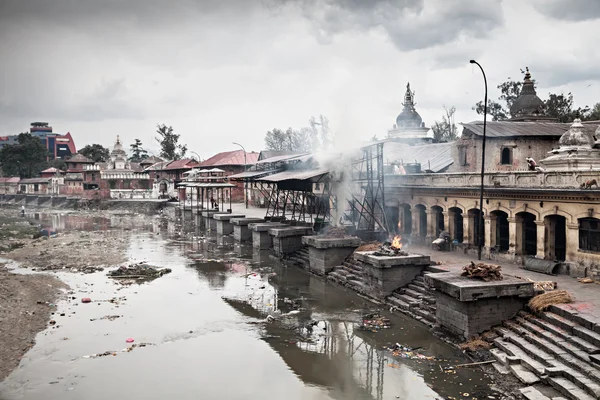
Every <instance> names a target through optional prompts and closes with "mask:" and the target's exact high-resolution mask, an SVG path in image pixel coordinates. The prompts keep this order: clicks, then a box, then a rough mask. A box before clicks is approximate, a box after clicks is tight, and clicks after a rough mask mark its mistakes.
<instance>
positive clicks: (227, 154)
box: [200, 150, 259, 167]
mask: <svg viewBox="0 0 600 400" xmlns="http://www.w3.org/2000/svg"><path fill="white" fill-rule="evenodd" d="M258 156H259V154H258V153H256V152H254V151H252V152H246V158H245V161H246V164H247V165H250V164H255V163H256V161H257V160H258ZM221 165H244V151H243V150H234V151H224V152H222V153H218V154H215V155H214V156H212V157H211V158H209V159H207V160H204V161H202V162H201V163H200V166H202V167H212V166H221Z"/></svg>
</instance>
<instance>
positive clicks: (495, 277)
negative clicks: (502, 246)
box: [462, 261, 503, 282]
mask: <svg viewBox="0 0 600 400" xmlns="http://www.w3.org/2000/svg"><path fill="white" fill-rule="evenodd" d="M462 276H466V277H468V278H479V279H481V280H483V281H485V282H489V281H501V280H502V279H503V277H502V267H501V266H499V265H493V264H484V263H478V264H475V263H474V262H473V261H471V264H469V265H467V266H465V267H463V273H462Z"/></svg>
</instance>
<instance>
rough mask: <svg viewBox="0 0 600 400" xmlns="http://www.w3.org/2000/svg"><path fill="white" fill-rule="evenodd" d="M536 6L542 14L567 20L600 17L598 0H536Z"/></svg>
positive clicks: (599, 2)
mask: <svg viewBox="0 0 600 400" xmlns="http://www.w3.org/2000/svg"><path fill="white" fill-rule="evenodd" d="M533 4H534V7H535V8H536V10H537V11H538V12H540V13H541V14H543V15H545V16H547V17H550V18H554V19H559V20H565V21H586V20H593V19H599V18H600V1H598V0H577V1H573V0H535V2H534V3H533Z"/></svg>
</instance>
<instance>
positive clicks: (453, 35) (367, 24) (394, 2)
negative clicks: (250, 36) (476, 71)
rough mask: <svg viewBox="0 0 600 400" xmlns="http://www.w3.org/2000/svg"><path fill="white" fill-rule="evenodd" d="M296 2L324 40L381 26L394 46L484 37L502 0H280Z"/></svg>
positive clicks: (499, 20)
mask: <svg viewBox="0 0 600 400" xmlns="http://www.w3.org/2000/svg"><path fill="white" fill-rule="evenodd" d="M282 1H283V2H284V3H286V4H291V5H292V6H297V7H300V9H301V10H302V11H303V14H304V16H305V18H307V19H309V20H310V21H311V23H312V24H313V27H314V34H315V35H316V36H317V38H318V39H319V40H320V41H321V42H323V43H331V41H332V40H333V39H334V37H335V36H336V35H338V34H341V33H345V32H357V31H358V32H360V31H370V30H373V31H382V32H384V33H385V34H386V35H387V37H388V38H389V40H391V41H392V43H394V45H395V46H396V47H397V48H398V49H399V50H416V49H425V48H429V47H432V46H435V45H440V44H446V43H450V42H452V41H453V40H455V39H457V38H458V37H461V36H469V37H476V38H485V37H488V36H489V34H490V33H491V32H492V31H493V30H494V29H495V28H498V27H500V26H502V24H503V14H502V8H501V0H483V1H481V0H479V1H478V0H445V1H427V2H425V1H423V0H374V1H363V0H299V1H293V0H282Z"/></svg>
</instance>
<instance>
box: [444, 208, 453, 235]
mask: <svg viewBox="0 0 600 400" xmlns="http://www.w3.org/2000/svg"><path fill="white" fill-rule="evenodd" d="M442 215H443V216H444V230H445V231H446V232H448V233H449V234H450V235H451V236H452V231H451V230H450V220H452V225H454V218H450V213H449V212H448V211H443V212H442ZM452 217H454V215H452Z"/></svg>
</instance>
